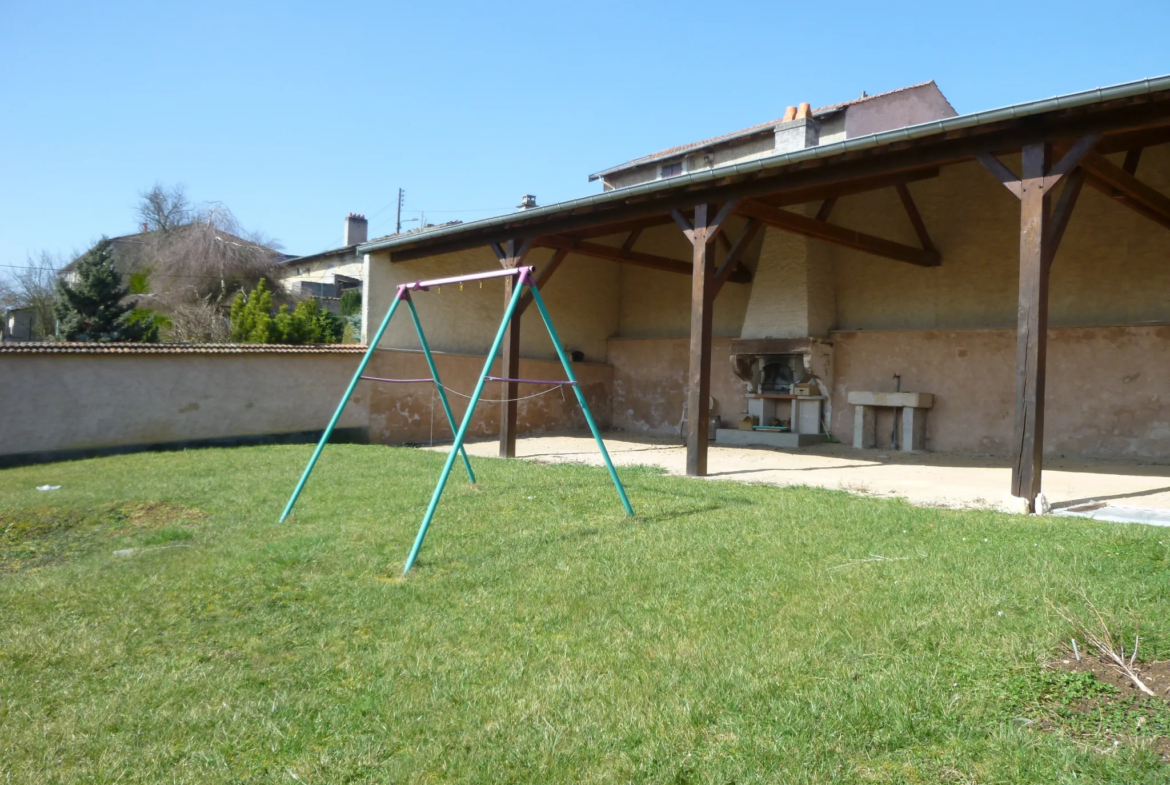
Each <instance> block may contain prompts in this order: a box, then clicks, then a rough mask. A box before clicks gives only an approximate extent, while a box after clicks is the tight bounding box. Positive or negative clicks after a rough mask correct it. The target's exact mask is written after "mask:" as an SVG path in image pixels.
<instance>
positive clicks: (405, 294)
mask: <svg viewBox="0 0 1170 785" xmlns="http://www.w3.org/2000/svg"><path fill="white" fill-rule="evenodd" d="M533 271H534V268H532V267H509V268H505V269H502V270H492V271H489V272H486V273H475V274H472V275H460V276H455V277H452V278H437V279H435V280H432V281H416V282H415V283H408V284H399V286H398V293H397V294H396V295H395V296H394V301H393V302H392V303H390V308H389V310H388V311H386V316H385V318H383V319H382V324H381V326H380V327H378V332H377V333H375V334H374V338H373V340H371V341H370V346H369V349H368V350H367V351H366V353H365V355H364V356H363V357H362V361H361V362H360V363H358V367H357V371H355V372H354V375H353V379H352V380H351V381H350V383H349V387H347V388H346V390H345V394H344V395H343V396H342V397H341V403H340V404H338V406H337V411H336V412H334V414H333V419H331V420H330V421H329V425H328V426H327V427H326V428H325V433H323V434H322V435H321V441H320V442H318V443H317V449H315V450H314V451H313V456H312V457H311V458H309V465H308V466H306V467H305V472H304V474H302V475H301V479H300V482H298V483H297V487H296V489H295V490H294V491H293V493H292V497H291V498H290V499H289V500H288V505H287V506H286V507H285V508H284V513H282V514H281V516H280V522H281V523H284V521H285V519H286V518H288V516H289V513H291V512H292V509H293V505H295V504H296V503H297V497H298V496H300V495H301V491H302V490H303V489H304V487H305V482H306V481H308V479H309V474H310V473H311V472H312V471H313V467H314V466H315V465H316V463H317V459H318V458H319V457H321V451H322V450H323V449H325V443H326V442H328V441H329V437H330V435H331V434H332V433H333V428H334V427H335V426H336V425H337V421H338V420H339V419H341V413H342V412H343V411H344V410H345V406H346V404H348V403H349V399H350V398H351V397H352V396H353V391H354V388H356V387H357V383H358V382H359V381H361V380H363V379H364V380H366V381H371V382H380V383H386V384H426V383H431V384H434V385H435V389H436V391H437V392H438V394H439V400H440V401H441V402H442V405H443V412H444V413H445V414H446V415H447V423H448V424H449V425H450V426H451V430H452V431H453V432H454V433H455V442H454V443H453V444H452V445H451V452H450V453H448V454H447V462H446V463H445V464H444V465H443V471H442V472H441V473H440V474H439V482H438V484H436V485H435V492H434V493H433V494H432V495H431V503H430V504H429V505H428V506H427V511H426V514H425V515H424V516H423V520H422V524H421V525H420V526H419V529H418V535H417V536H416V537H415V539H414V546H413V547H412V548H411V549H410V555H409V556H408V557H407V559H406V566H405V567H404V568H403V570H402V572H403V574H406V573H408V572H410V568H411V567H413V566H414V562H415V559H417V558H418V552H419V550H421V549H422V544H423V539H424V538H425V537H426V536H427V529H428V528H429V527H430V525H431V520H432V519H433V518H434V516H435V509H436V508H437V507H438V506H439V498H440V497H441V496H442V495H443V488H445V487H446V485H447V479H448V477H449V476H450V475H451V469H452V468H453V467H454V466H455V457H456V455H458V456H460V457H462V458H463V466H464V468H465V469H466V470H467V478H468V479H469V480H470V481H471V483H472V484H475V473H474V472H473V471H472V470H471V461H470V460H468V457H467V450H466V449H464V446H463V442H464V440H465V439H466V437H467V429H468V426H470V424H471V417H472V415H473V414H474V413H475V407H476V404H478V403H479V399H480V395H481V394H482V393H483V386H484V384H486V383H487V382H517V383H521V384H548V385H558V386H561V387H562V388H563V387H571V388H572V389H573V393H574V394H575V395H576V396H577V402H578V403H579V404H581V411H582V413H583V414H584V415H585V422H587V423H588V424H589V430H590V431H591V432H592V433H593V438H594V440H595V441H596V442H597V448H598V449H599V450H600V451H601V457H602V460H604V461H605V468H606V469H608V470H609V476H610V479H612V480H613V484H614V487H615V488H617V492H618V496H619V497H621V500H622V506H623V507H625V509H626V514H627V515H633V514H634V508H633V507H631V506H630V500H629V499H628V498H627V497H626V490H625V488H623V487H622V482H621V480H620V479H618V475H617V470H616V469H614V466H613V461H612V460H610V457H609V452H608V451H607V450H606V449H605V442H604V441H602V439H601V432H600V431H599V430H598V429H597V423H596V421H594V419H593V413H592V412H590V411H589V404H588V403H586V401H585V394H584V393H582V392H581V385H580V384H578V383H577V378H576V376H574V375H573V368H572V366H571V365H570V364H569V358H568V357H567V356H566V355H565V350H564V347H562V346H561V341H560V338H558V337H557V331H556V328H555V327H553V323H552V319H550V318H549V315H548V309H547V308H545V306H544V299H543V298H542V297H541V296H540V289H539V288H537V286H536V281H535V279H534V276H533ZM510 276H516V282H515V286H514V287H513V290H512V298H511V299H510V300H509V301H508V307H507V308H506V309H505V310H504V318H503V321H501V322H500V329H499V330H497V331H496V338H495V340H494V341H493V342H492V347H491V349H490V350H489V351H488V355H487V360H486V361H485V362H484V366H483V373H481V374H480V375H479V381H478V382H476V385H475V391H474V392H473V393H472V394H471V398H470V400H469V402H468V404H467V412H466V413H465V414H464V416H463V422H462V423H461V424H459V426H458V428H456V424H455V415H454V414H453V413H452V412H451V405H450V403H449V402H448V401H447V394H446V388H445V387H444V386H443V384H442V382H441V381H440V380H439V370H438V368H436V367H435V358H434V356H433V355H432V354H431V349H430V346H429V345H427V339H426V336H425V335H423V329H422V323H421V322H420V321H419V318H418V311H417V310H416V309H415V307H414V300H413V298H412V296H411V293H412V292H425V291H429V290H430V288H431V287H432V286H433V287H435V288H436V289H440V287H442V286H443V285H444V284H459V285H460V288H462V286H463V284H464V283H468V282H471V281H480V282H481V283H480V286H483V283H482V281H485V280H488V279H490V278H506V277H510ZM525 287H528V290H529V292H531V294H532V302H533V304H534V305H535V306H536V308H537V310H538V311H539V312H540V318H541V319H542V320H543V321H544V326H545V328H546V329H547V330H548V337H549V338H550V339H552V344H553V348H554V349H556V352H557V357H559V358H560V361H561V365H563V366H564V369H565V376H566V377H567V378H566V379H565V380H564V381H547V380H539V379H508V378H502V377H499V376H490V375H489V374H490V372H491V367H492V362H494V361H495V359H496V355H497V354H498V353H499V351H500V344H502V343H503V341H504V332H505V331H506V330H507V327H508V324H509V323H510V322H511V321H512V314H513V313H514V312H515V311H516V306H517V304H518V303H519V302H520V297H521V294H522V293H523V291H524V288H525ZM403 302H405V303H406V306H407V308H408V309H409V310H410V318H411V321H413V322H414V329H415V332H417V333H418V340H419V343H420V344H421V345H422V351H423V355H424V356H425V357H426V360H427V367H428V368H429V369H430V371H431V377H430V378H429V379H382V378H379V377H376V376H364V375H363V374H364V372H365V370H366V365H367V364H368V363H369V362H370V358H371V357H373V356H374V351H375V350H376V349H377V347H378V344H379V342H380V341H381V340H382V334H383V333H384V332H386V328H387V327H388V326H389V324H390V319H391V318H392V317H393V316H394V312H395V311H396V310H398V306H399V305H400V304H401V303H403Z"/></svg>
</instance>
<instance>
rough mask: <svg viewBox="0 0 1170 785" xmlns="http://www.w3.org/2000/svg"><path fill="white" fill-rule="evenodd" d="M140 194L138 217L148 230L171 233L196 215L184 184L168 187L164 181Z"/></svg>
mask: <svg viewBox="0 0 1170 785" xmlns="http://www.w3.org/2000/svg"><path fill="white" fill-rule="evenodd" d="M138 196H139V197H140V199H139V202H138V217H139V219H140V220H141V221H142V223H143V224H144V225H145V226H146V229H147V231H152V232H154V231H160V232H164V233H169V232H172V231H174V230H175V229H178V228H179V227H180V226H183V225H185V224H188V223H190V222H191V219H192V218H193V217H194V211H193V210H192V208H191V203H190V202H189V201H188V200H187V190H186V188H185V187H184V186H183V185H173V186H171V187H170V188H167V187H165V186H164V185H163V184H162V183H155V184H154V187H153V188H151V189H150V190H147V191H142V192H140V193H139V194H138Z"/></svg>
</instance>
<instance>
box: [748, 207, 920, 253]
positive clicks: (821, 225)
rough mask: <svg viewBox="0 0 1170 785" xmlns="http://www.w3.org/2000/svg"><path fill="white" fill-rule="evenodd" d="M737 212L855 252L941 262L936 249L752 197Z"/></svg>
mask: <svg viewBox="0 0 1170 785" xmlns="http://www.w3.org/2000/svg"><path fill="white" fill-rule="evenodd" d="M737 212H738V213H739V214H740V215H744V216H747V217H749V218H755V219H757V220H759V221H760V222H761V223H764V224H766V225H768V226H773V227H775V228H777V229H783V230H785V231H788V232H792V233H794V234H800V235H804V236H805V237H811V238H813V239H815V240H822V241H824V242H827V243H833V244H835V245H840V246H843V247H845V248H852V249H853V250H855V251H861V252H863V253H868V254H872V255H874V256H882V257H885V258H887V259H894V260H896V261H899V262H907V263H909V264H916V265H918V266H920V267H938V265H939V264H940V263H941V257H940V256H939V253H938V251H936V250H934V249H928V250H924V249H922V248H915V247H913V246H911V245H903V244H902V243H896V242H894V241H893V240H886V239H884V238H881V237H874V236H873V235H869V234H865V233H864V232H857V231H854V230H852V229H845V228H843V227H840V226H834V225H832V224H827V223H825V222H823V221H818V220H816V219H815V218H808V217H807V216H803V215H797V214H796V213H794V212H791V211H789V210H781V209H779V208H777V207H772V206H770V205H766V204H764V203H763V202H757V201H755V200H754V199H741V200H740V202H739V206H738V208H737Z"/></svg>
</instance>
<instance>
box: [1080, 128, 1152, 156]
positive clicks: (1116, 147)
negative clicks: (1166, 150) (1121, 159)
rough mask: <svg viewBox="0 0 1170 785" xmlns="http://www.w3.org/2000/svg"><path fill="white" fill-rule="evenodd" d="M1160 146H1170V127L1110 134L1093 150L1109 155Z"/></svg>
mask: <svg viewBox="0 0 1170 785" xmlns="http://www.w3.org/2000/svg"><path fill="white" fill-rule="evenodd" d="M1159 144H1170V126H1166V125H1163V126H1156V127H1154V128H1141V129H1138V130H1136V131H1123V132H1121V133H1115V134H1108V135H1107V136H1105V137H1104V138H1103V139H1102V140H1101V141H1100V142H1098V143H1097V146H1096V147H1095V148H1093V149H1094V150H1096V151H1097V152H1098V153H1101V155H1109V154H1110V153H1124V152H1128V151H1130V150H1134V149H1138V148H1142V147H1154V146H1155V145H1159Z"/></svg>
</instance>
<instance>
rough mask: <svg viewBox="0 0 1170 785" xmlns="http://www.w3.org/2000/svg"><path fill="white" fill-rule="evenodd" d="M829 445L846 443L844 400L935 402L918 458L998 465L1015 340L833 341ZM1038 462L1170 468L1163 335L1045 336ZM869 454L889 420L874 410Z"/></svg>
mask: <svg viewBox="0 0 1170 785" xmlns="http://www.w3.org/2000/svg"><path fill="white" fill-rule="evenodd" d="M833 339H834V344H835V361H836V374H835V379H834V384H833V397H834V400H835V401H836V402H837V404H838V405H837V406H836V407H835V411H834V412H833V415H832V420H831V426H832V432H833V435H834V436H835V437H836V438H838V439H839V440H841V441H842V442H845V443H849V442H851V441H852V433H853V407H852V406H850V405H849V404H847V403H845V400H846V395H847V394H848V393H849V391H850V390H876V391H890V390H893V389H894V380H893V378H892V376H893V374H894V373H899V374H901V376H902V389H903V390H906V391H911V392H929V393H933V394H934V408H933V409H931V410H930V411H929V412H928V414H927V418H926V449H928V450H933V451H939V452H963V453H987V454H993V455H1006V454H1007V453H1008V451H1009V449H1010V438H1011V430H1012V425H1013V419H1014V416H1015V364H1016V335H1015V330H1014V329H1004V330H912V331H897V332H839V333H836V334H835V335H834V336H833ZM1047 367H1048V375H1047V394H1046V407H1045V426H1044V432H1045V452H1046V453H1050V454H1056V455H1077V456H1081V457H1102V458H1127V459H1134V458H1140V459H1160V460H1166V459H1170V326H1131V327H1064V328H1058V329H1053V330H1050V332H1049V340H1048V366H1047ZM878 413H879V419H878V424H877V433H878V444H879V446H883V447H884V446H885V445H886V444H888V442H889V434H890V430H891V426H892V424H893V423H892V419H891V418H892V410H889V409H879V410H878Z"/></svg>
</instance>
